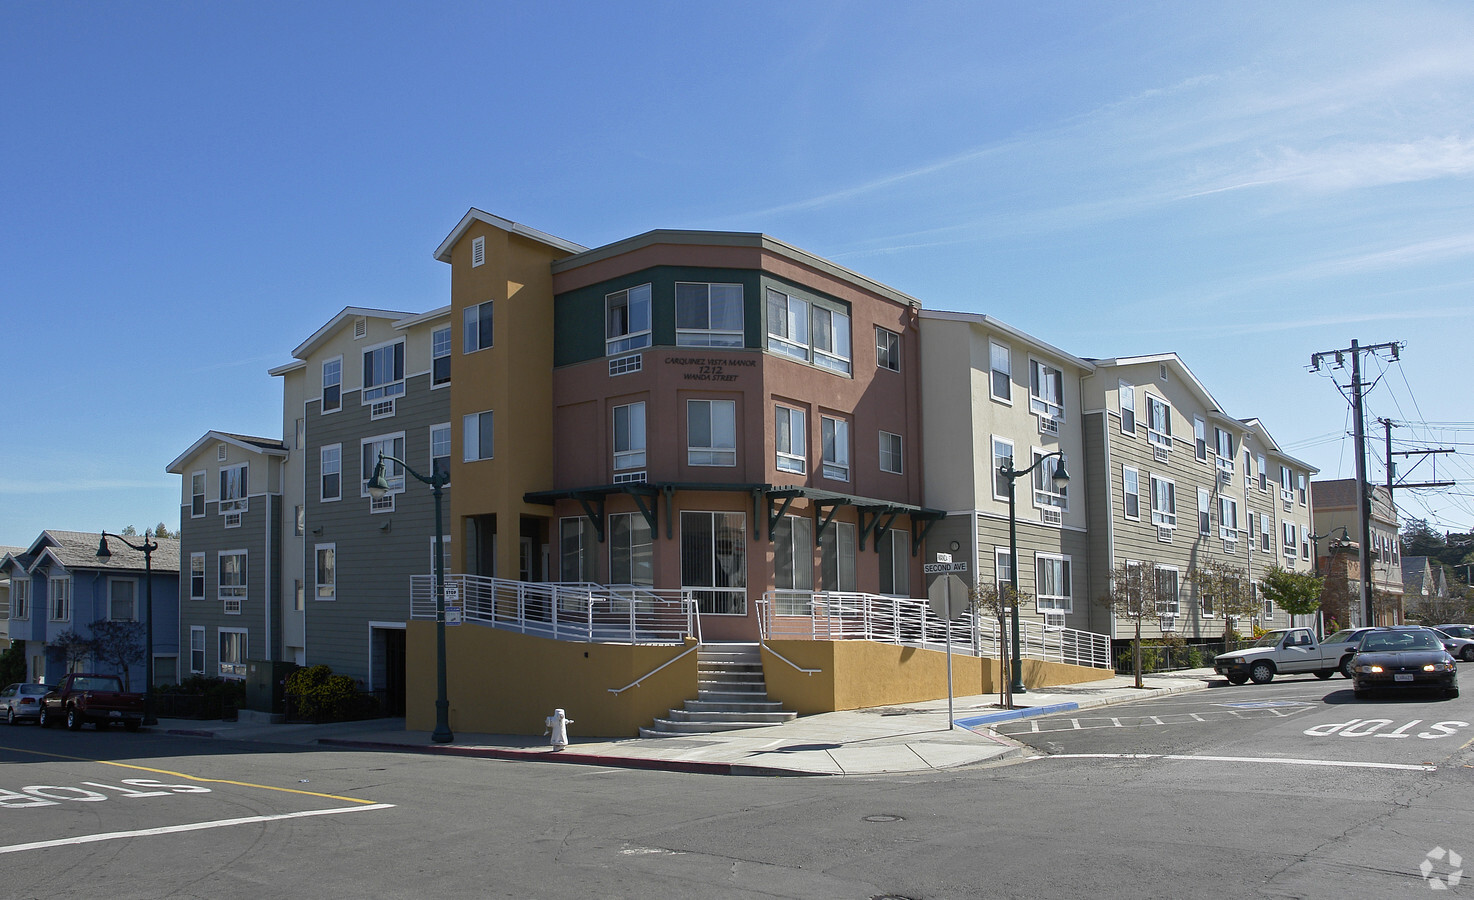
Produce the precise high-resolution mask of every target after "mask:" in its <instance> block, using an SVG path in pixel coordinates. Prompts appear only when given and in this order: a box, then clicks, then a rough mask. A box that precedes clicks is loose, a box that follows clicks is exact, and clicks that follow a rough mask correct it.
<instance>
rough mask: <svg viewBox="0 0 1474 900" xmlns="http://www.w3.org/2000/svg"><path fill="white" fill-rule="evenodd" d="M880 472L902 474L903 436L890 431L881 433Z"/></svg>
mask: <svg viewBox="0 0 1474 900" xmlns="http://www.w3.org/2000/svg"><path fill="white" fill-rule="evenodd" d="M880 471H882V472H890V473H891V474H893V475H900V474H901V436H900V435H899V434H891V433H890V432H889V431H882V432H881V433H880Z"/></svg>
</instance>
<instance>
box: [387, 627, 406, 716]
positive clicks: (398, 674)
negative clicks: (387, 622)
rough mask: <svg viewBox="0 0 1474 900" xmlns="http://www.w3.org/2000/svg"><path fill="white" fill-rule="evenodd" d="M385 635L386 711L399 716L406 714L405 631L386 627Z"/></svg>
mask: <svg viewBox="0 0 1474 900" xmlns="http://www.w3.org/2000/svg"><path fill="white" fill-rule="evenodd" d="M383 635H384V712H385V713H386V714H387V715H390V716H393V717H395V718H398V717H400V716H403V715H404V697H405V688H404V684H405V674H404V671H405V663H404V661H405V650H404V631H403V630H402V629H397V628H386V629H384V631H383Z"/></svg>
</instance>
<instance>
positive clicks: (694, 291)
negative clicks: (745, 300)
mask: <svg viewBox="0 0 1474 900" xmlns="http://www.w3.org/2000/svg"><path fill="white" fill-rule="evenodd" d="M742 337H743V335H742V285H740V284H696V283H691V282H677V283H676V344H677V345H678V346H682V347H741V346H742Z"/></svg>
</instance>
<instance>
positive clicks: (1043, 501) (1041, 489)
mask: <svg viewBox="0 0 1474 900" xmlns="http://www.w3.org/2000/svg"><path fill="white" fill-rule="evenodd" d="M1046 455H1047V454H1046V453H1045V452H1044V451H1043V450H1040V449H1038V448H1035V450H1034V505H1035V506H1036V507H1049V508H1052V509H1069V508H1070V497H1069V490H1070V489H1069V487H1068V486H1066V487H1055V486H1054V470H1055V467H1056V466H1063V465H1064V464H1065V458H1064V457H1063V456H1059V457H1057V458H1056V459H1054V460H1052V461H1050V462H1046V463H1041V462H1040V460H1042V459H1043V458H1044V457H1045V456H1046ZM1066 471H1068V470H1066Z"/></svg>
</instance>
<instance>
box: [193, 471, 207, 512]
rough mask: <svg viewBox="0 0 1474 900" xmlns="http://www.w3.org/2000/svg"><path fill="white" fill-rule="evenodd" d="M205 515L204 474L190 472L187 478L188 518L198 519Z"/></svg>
mask: <svg viewBox="0 0 1474 900" xmlns="http://www.w3.org/2000/svg"><path fill="white" fill-rule="evenodd" d="M204 515H205V473H204V472H191V473H190V476H189V517H190V518H191V519H198V518H201V517H203V516H204Z"/></svg>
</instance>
